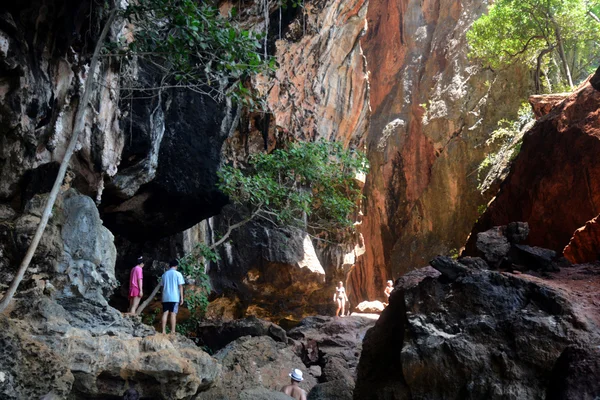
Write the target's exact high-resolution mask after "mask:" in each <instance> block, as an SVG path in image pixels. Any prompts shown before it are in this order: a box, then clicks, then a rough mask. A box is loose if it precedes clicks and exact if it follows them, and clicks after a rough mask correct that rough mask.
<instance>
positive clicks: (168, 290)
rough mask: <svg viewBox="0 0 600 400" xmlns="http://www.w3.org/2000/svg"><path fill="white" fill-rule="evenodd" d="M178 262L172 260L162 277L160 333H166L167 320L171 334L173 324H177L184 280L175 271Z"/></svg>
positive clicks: (173, 327) (173, 330)
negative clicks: (169, 323)
mask: <svg viewBox="0 0 600 400" xmlns="http://www.w3.org/2000/svg"><path fill="white" fill-rule="evenodd" d="M178 266H179V262H178V261H177V260H173V261H171V262H170V263H169V267H170V268H169V270H168V271H167V272H165V273H164V274H163V276H162V285H163V291H162V306H163V315H162V333H163V335H164V334H165V333H167V332H166V328H167V319H168V318H170V321H171V333H172V334H174V333H175V324H176V323H177V311H178V310H179V306H180V305H183V285H184V284H185V280H184V279H183V275H181V272H179V271H177V267H178ZM169 316H170V317H169Z"/></svg>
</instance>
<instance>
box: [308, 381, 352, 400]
mask: <svg viewBox="0 0 600 400" xmlns="http://www.w3.org/2000/svg"><path fill="white" fill-rule="evenodd" d="M353 389H354V385H352V386H351V385H349V384H348V381H346V380H344V379H340V380H336V381H330V382H324V383H319V384H317V385H316V386H315V387H313V388H312V390H311V391H310V393H309V394H308V397H307V399H308V400H330V399H336V400H352V399H353V397H352V393H353Z"/></svg>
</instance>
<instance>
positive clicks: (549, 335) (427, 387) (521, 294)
mask: <svg viewBox="0 0 600 400" xmlns="http://www.w3.org/2000/svg"><path fill="white" fill-rule="evenodd" d="M441 278H442V277H440V278H437V279H435V278H433V279H432V278H425V279H423V280H422V281H421V282H420V283H419V284H418V285H417V286H413V287H411V288H407V289H401V290H398V289H397V290H396V291H394V293H393V294H392V297H391V299H390V305H389V306H388V307H387V308H386V309H385V310H384V311H383V313H382V314H381V317H380V319H379V321H378V322H377V324H376V325H375V327H374V328H373V329H371V330H370V331H369V332H368V333H367V336H366V337H365V340H364V343H363V351H362V354H361V358H360V363H359V366H358V371H357V372H358V377H357V382H356V387H355V392H354V398H356V399H361V400H371V399H410V398H413V399H414V398H419V399H424V400H438V399H452V398H461V399H462V398H464V399H482V398H485V399H491V400H496V399H505V398H514V399H517V398H518V399H532V398H544V397H545V396H546V391H547V384H548V377H549V376H550V374H551V371H552V369H553V368H554V367H555V362H556V360H557V359H558V358H559V356H560V355H561V353H562V352H563V350H564V349H565V348H566V347H567V346H569V345H573V344H588V345H592V344H593V343H596V342H597V341H598V340H600V332H598V331H597V330H595V328H594V326H595V325H594V324H593V323H592V321H594V320H595V319H596V316H595V314H594V313H595V311H594V310H593V309H592V308H591V307H579V305H578V304H576V303H575V302H579V301H581V299H582V298H581V297H580V295H579V294H578V293H574V289H573V288H572V287H571V286H572V285H573V284H572V283H570V282H569V281H556V282H555V281H545V280H542V279H539V278H534V277H531V278H528V277H527V276H526V275H519V276H518V277H517V276H514V275H510V274H504V273H499V272H495V271H486V270H471V271H470V272H469V273H468V274H466V275H463V276H459V277H458V278H457V279H456V280H454V281H452V282H448V281H446V280H444V279H441ZM557 279H558V278H557ZM588 279H590V278H588ZM594 280H595V282H596V283H595V284H594V285H597V284H598V282H597V281H598V277H597V276H594ZM560 285H562V286H560ZM569 285H571V286H569ZM563 286H565V288H563ZM569 287H571V289H568V288H569ZM594 287H595V286H594ZM577 398H578V397H577Z"/></svg>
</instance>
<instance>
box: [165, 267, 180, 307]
mask: <svg viewBox="0 0 600 400" xmlns="http://www.w3.org/2000/svg"><path fill="white" fill-rule="evenodd" d="M162 284H163V293H162V302H163V303H179V285H183V284H185V281H184V279H183V275H181V272H179V271H177V270H174V269H170V270H168V271H167V272H165V273H164V274H163V276H162Z"/></svg>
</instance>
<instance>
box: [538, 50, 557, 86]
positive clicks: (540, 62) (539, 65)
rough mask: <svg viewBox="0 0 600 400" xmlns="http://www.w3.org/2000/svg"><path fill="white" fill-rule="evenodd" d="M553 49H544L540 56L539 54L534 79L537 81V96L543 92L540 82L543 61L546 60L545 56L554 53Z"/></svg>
mask: <svg viewBox="0 0 600 400" xmlns="http://www.w3.org/2000/svg"><path fill="white" fill-rule="evenodd" d="M552 49H553V48H552V47H546V48H545V49H543V50H542V51H540V54H538V56H537V63H536V67H535V77H534V81H535V94H540V93H541V91H542V83H541V81H540V72H541V70H542V59H543V58H544V56H545V55H546V54H548V53H550V52H551V51H552Z"/></svg>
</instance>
